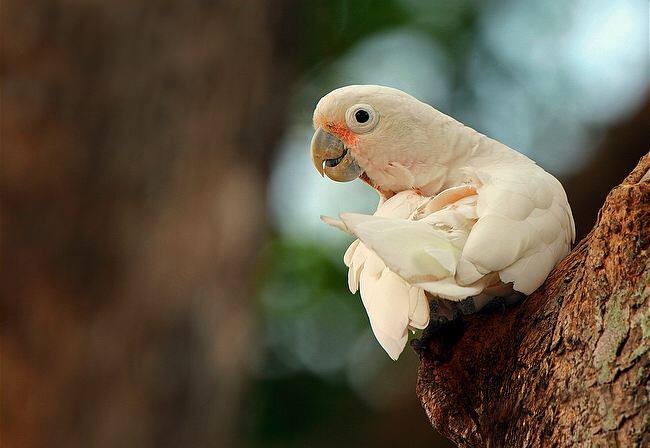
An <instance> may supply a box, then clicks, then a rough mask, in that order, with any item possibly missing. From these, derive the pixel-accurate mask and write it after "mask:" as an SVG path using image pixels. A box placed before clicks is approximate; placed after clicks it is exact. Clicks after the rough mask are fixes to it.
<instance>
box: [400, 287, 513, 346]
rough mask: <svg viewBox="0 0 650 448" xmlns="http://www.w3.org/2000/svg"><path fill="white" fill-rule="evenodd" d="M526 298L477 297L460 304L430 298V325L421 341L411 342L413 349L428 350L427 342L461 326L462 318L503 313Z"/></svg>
mask: <svg viewBox="0 0 650 448" xmlns="http://www.w3.org/2000/svg"><path fill="white" fill-rule="evenodd" d="M525 297H526V296H525V295H524V294H521V293H514V294H511V295H509V296H508V297H490V298H487V297H485V296H481V297H479V296H477V297H468V298H466V299H465V300H461V301H460V302H452V301H449V300H443V299H437V298H429V325H427V327H426V328H425V329H424V330H423V331H422V335H421V336H420V338H419V339H412V340H411V347H412V348H413V350H415V352H416V353H417V354H422V351H423V350H425V349H426V344H427V341H428V340H430V339H431V338H432V337H434V335H436V334H437V333H441V332H444V331H447V330H449V329H451V327H455V326H456V324H461V325H462V322H461V319H460V318H461V317H462V316H465V315H467V314H475V313H485V314H490V313H503V312H505V310H506V309H507V308H508V307H510V306H513V305H516V304H517V303H520V302H521V301H522V300H523V299H524V298H525Z"/></svg>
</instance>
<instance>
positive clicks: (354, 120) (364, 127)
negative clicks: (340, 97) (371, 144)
mask: <svg viewBox="0 0 650 448" xmlns="http://www.w3.org/2000/svg"><path fill="white" fill-rule="evenodd" d="M345 122H346V124H347V125H348V128H349V129H350V130H351V131H352V132H354V133H356V134H364V133H366V132H370V131H372V130H373V129H374V127H375V126H376V125H377V123H378V122H379V114H378V113H377V112H376V111H375V109H373V108H372V106H370V105H369V104H355V105H354V106H352V107H351V108H349V109H348V110H347V111H346V112H345Z"/></svg>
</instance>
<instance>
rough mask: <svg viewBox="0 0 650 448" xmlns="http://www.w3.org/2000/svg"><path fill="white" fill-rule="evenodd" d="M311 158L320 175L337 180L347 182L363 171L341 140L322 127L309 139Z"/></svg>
mask: <svg viewBox="0 0 650 448" xmlns="http://www.w3.org/2000/svg"><path fill="white" fill-rule="evenodd" d="M311 159H312V161H313V162H314V166H315V167H316V170H317V171H318V172H319V173H320V175H321V176H323V175H325V176H327V177H329V178H330V179H332V180H335V181H337V182H349V181H351V180H354V179H356V178H357V177H359V176H360V175H361V173H363V170H362V169H361V167H359V165H358V164H357V161H356V160H354V157H352V154H350V151H349V150H348V148H346V147H345V145H344V144H343V142H342V141H341V140H339V138H338V137H336V136H334V135H332V134H330V133H329V132H326V131H324V130H323V129H322V128H318V129H317V130H316V132H315V133H314V136H313V137H312V139H311Z"/></svg>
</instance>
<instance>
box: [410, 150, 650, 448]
mask: <svg viewBox="0 0 650 448" xmlns="http://www.w3.org/2000/svg"><path fill="white" fill-rule="evenodd" d="M649 170H650V156H649V155H646V156H644V157H643V158H642V159H641V161H640V162H639V164H638V166H637V167H636V168H635V169H634V171H633V172H632V173H631V174H630V175H629V176H628V177H627V178H626V179H625V180H624V181H623V183H622V184H620V185H619V186H617V187H615V188H614V189H613V190H612V191H611V192H610V194H609V195H608V197H607V199H606V201H605V204H604V206H603V208H602V209H601V211H600V213H599V216H598V220H597V223H596V225H595V227H594V228H593V230H592V231H591V233H589V235H588V236H587V237H585V238H584V239H583V240H582V241H581V242H580V243H579V244H578V245H577V247H576V248H575V249H574V250H573V251H572V252H571V254H570V255H569V256H568V257H567V258H566V259H565V260H563V261H562V262H561V263H560V264H559V265H558V266H557V268H556V269H555V270H554V271H553V272H552V273H551V275H550V276H549V278H548V279H547V281H546V283H545V284H544V285H543V286H542V287H541V288H540V289H539V290H538V291H536V292H535V293H534V294H532V295H531V296H530V297H528V298H527V299H526V300H525V301H524V302H523V303H522V304H521V305H519V306H516V307H513V308H511V309H507V310H504V311H503V312H496V313H492V314H479V315H473V316H469V317H466V318H464V320H463V321H461V322H457V323H455V324H454V325H453V326H451V327H448V328H445V329H442V330H441V331H439V332H438V333H435V334H434V335H432V337H430V338H429V339H427V340H426V341H422V342H423V344H422V346H423V347H425V349H424V351H423V352H422V353H421V364H420V369H419V374H418V385H417V393H418V396H419V397H420V399H421V402H422V404H423V406H424V408H425V411H426V413H427V415H428V416H429V418H430V420H431V423H432V424H433V426H434V427H435V428H437V429H438V430H439V431H441V432H442V433H443V434H445V435H446V436H447V437H449V438H450V439H451V440H452V441H454V442H455V443H456V444H457V445H458V446H460V447H483V446H485V447H505V446H508V447H547V446H561V447H582V446H584V447H587V446H589V447H591V446H603V447H606V446H607V447H609V446H621V447H635V446H650V418H649V416H650V402H649V399H650V394H649V392H650V390H649V387H648V378H649V377H650V307H649V303H648V297H649V296H650V269H649V263H648V245H649V243H650V233H649V228H650V171H649ZM590 181H596V180H595V179H591V180H590Z"/></svg>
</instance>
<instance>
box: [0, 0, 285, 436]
mask: <svg viewBox="0 0 650 448" xmlns="http://www.w3.org/2000/svg"><path fill="white" fill-rule="evenodd" d="M275 7H277V4H276V5H275ZM2 10H3V11H2V16H3V17H2V19H3V20H2V21H3V24H2V33H3V47H4V48H3V56H4V57H3V62H2V95H3V98H2V159H3V160H2V180H1V186H2V200H3V214H2V219H3V223H2V241H1V243H2V247H3V255H2V262H3V266H2V281H1V282H0V283H1V285H2V301H1V307H2V308H1V310H0V315H1V316H2V325H1V337H2V387H1V393H2V400H1V401H2V413H1V414H2V420H1V423H2V426H1V429H0V431H1V433H2V446H3V447H7V448H14V447H15V448H18V447H20V448H30V447H91V446H92V447H104V446H105V447H127V446H128V447H163V446H175V447H177V446H187V447H200V446H210V447H215V446H232V445H233V444H234V442H233V440H232V434H233V428H234V427H235V424H236V417H237V415H238V408H239V402H240V400H239V398H240V396H241V393H242V387H243V385H244V379H245V372H246V369H245V366H244V361H245V360H244V355H245V354H246V353H247V350H246V348H247V346H248V341H249V340H250V334H249V333H250V328H251V327H252V326H251V318H250V313H249V309H250V305H251V304H250V292H251V291H250V289H249V285H250V281H249V280H250V278H249V277H250V274H251V270H252V267H253V264H254V263H253V262H254V260H255V256H256V254H257V252H258V250H259V246H260V244H261V240H262V238H263V234H264V231H265V229H264V225H263V223H264V222H265V206H264V204H265V191H264V190H265V175H266V172H267V171H268V169H267V167H266V164H267V161H268V160H269V154H270V152H271V149H272V147H273V146H274V140H275V137H276V134H277V133H278V132H279V129H281V125H282V123H281V122H280V121H281V117H282V116H283V115H284V114H283V106H284V100H285V98H286V93H285V91H284V90H283V89H280V88H278V86H280V85H281V84H285V85H286V83H281V82H280V81H281V80H282V76H283V71H284V70H285V69H284V68H282V66H281V65H282V64H281V60H280V59H278V58H277V52H276V50H277V49H278V48H281V45H280V44H279V43H278V41H277V37H278V36H279V34H280V31H281V26H280V24H278V23H274V21H273V16H274V15H275V12H274V11H275V9H274V8H273V7H271V5H270V4H269V3H268V2H266V1H264V0H249V1H246V2H240V1H238V0H227V1H220V2H209V1H208V2H206V1H201V0H187V1H171V2H170V1H146V0H131V1H110V0H109V1H104V0H88V1H76V0H54V1H47V2H45V1H43V2H41V1H36V2H32V1H23V0H7V1H3V2H2Z"/></svg>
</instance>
